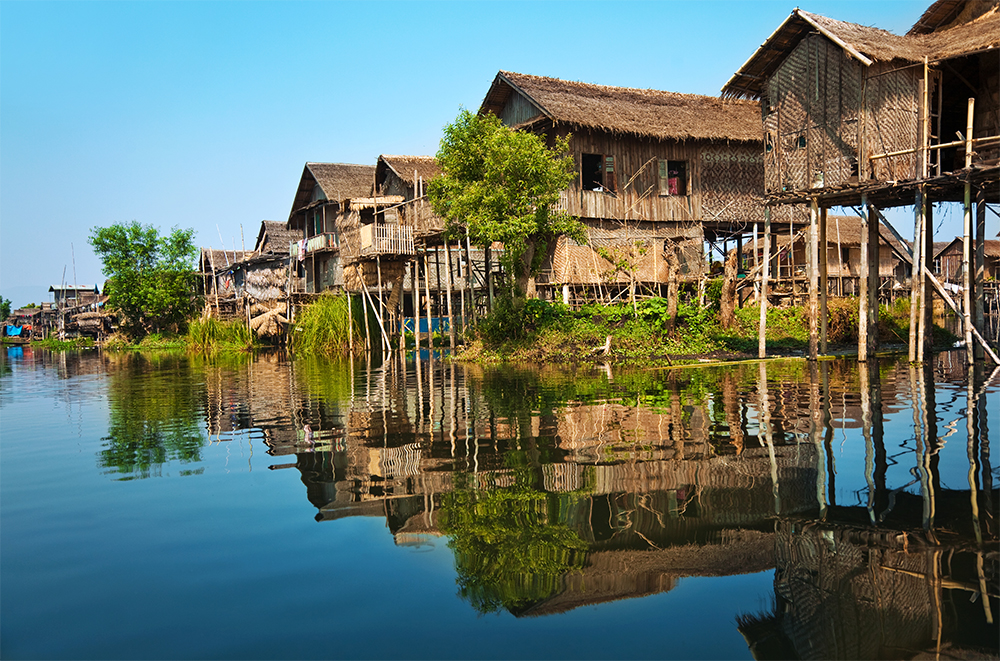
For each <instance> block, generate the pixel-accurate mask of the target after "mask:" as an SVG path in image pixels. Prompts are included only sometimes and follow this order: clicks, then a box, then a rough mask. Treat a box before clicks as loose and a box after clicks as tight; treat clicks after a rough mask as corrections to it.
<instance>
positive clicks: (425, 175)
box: [375, 154, 441, 188]
mask: <svg viewBox="0 0 1000 661" xmlns="http://www.w3.org/2000/svg"><path fill="white" fill-rule="evenodd" d="M386 170H391V171H392V172H394V173H395V174H396V176H397V177H399V178H400V179H402V180H403V183H405V184H406V185H407V186H410V187H411V188H412V187H413V185H414V184H415V183H416V182H415V181H414V180H413V173H414V172H416V173H417V177H418V178H420V179H423V180H424V183H425V184H426V183H427V182H428V181H430V180H431V179H433V178H434V177H436V176H437V175H439V174H440V173H441V166H439V165H438V162H437V159H436V158H434V157H433V156H389V155H386V154H383V155H381V156H379V157H378V163H377V164H376V165H375V178H376V181H378V183H379V184H381V183H382V182H383V181H384V180H385V175H386Z"/></svg>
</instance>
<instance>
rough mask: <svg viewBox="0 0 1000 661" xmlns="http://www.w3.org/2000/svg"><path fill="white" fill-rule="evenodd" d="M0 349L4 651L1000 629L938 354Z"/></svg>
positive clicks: (992, 537)
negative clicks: (619, 355)
mask: <svg viewBox="0 0 1000 661" xmlns="http://www.w3.org/2000/svg"><path fill="white" fill-rule="evenodd" d="M3 353H4V355H3V356H2V357H0V424H2V427H0V431H2V436H0V452H2V457H0V532H2V536H0V656H2V657H3V658H4V659H15V658H73V659H87V658H100V659H121V658H129V659H131V658H169V659H181V658H245V659H250V658H318V657H319V658H353V659H368V658H376V659H383V658H413V659H447V658H476V659H479V658H482V659H493V658H505V659H510V658H531V659H549V658H552V659H562V658H571V659H591V658H594V659H612V658H613V659H632V658H681V659H698V658H706V659H746V658H753V657H756V658H761V659H763V658H793V657H800V658H821V659H830V658H850V659H859V658H910V657H913V656H916V655H918V654H923V655H924V656H925V658H933V656H935V655H937V654H939V653H940V656H941V657H942V658H948V657H952V656H954V655H956V654H960V653H964V654H967V655H971V656H973V657H981V656H983V655H992V656H996V655H998V653H1000V651H998V639H1000V632H998V626H997V621H998V617H1000V606H998V593H1000V553H998V524H997V520H996V517H997V509H998V504H997V494H998V491H997V488H998V486H1000V470H998V468H997V466H998V465H1000V457H997V456H996V453H993V456H991V451H990V441H991V440H992V441H993V443H994V445H995V444H996V442H997V439H996V436H997V434H996V432H995V431H994V432H993V434H992V439H991V434H990V425H991V424H992V425H993V427H994V429H995V428H996V426H997V422H996V421H997V420H1000V373H996V374H990V370H991V369H992V368H987V370H986V371H985V372H983V371H982V370H980V371H978V372H974V373H971V372H967V371H966V368H965V366H964V365H963V364H962V361H961V358H962V356H961V355H960V354H958V353H955V354H941V355H939V356H937V357H936V359H935V362H934V364H933V365H932V366H930V367H929V368H928V369H926V370H915V369H912V368H911V367H910V366H909V365H908V364H906V363H905V361H900V360H897V359H896V358H886V359H883V360H882V361H881V362H880V363H879V364H878V365H875V366H872V368H871V369H866V368H862V369H860V370H859V369H858V366H857V364H856V363H854V362H850V361H845V360H837V361H823V362H820V363H819V364H816V365H812V366H810V365H809V364H808V363H805V362H802V361H778V362H773V361H772V362H766V363H746V364H740V365H736V366H727V367H712V368H709V367H703V368H682V369H673V370H645V371H624V370H618V369H614V370H612V369H607V368H603V369H602V368H587V369H578V370H575V371H566V370H556V369H544V370H530V369H521V370H518V369H512V368H498V369H483V368H480V367H465V366H453V365H449V364H447V363H443V362H442V361H440V360H432V361H429V360H428V359H427V356H426V355H425V356H424V358H423V360H421V361H420V362H414V361H413V360H412V357H411V360H410V361H409V362H407V363H405V364H401V363H399V362H396V363H392V364H388V365H381V366H370V367H369V366H366V365H363V364H359V363H355V364H353V365H351V364H347V363H337V362H326V361H318V360H305V359H299V360H294V361H290V360H287V359H285V358H284V357H279V356H271V355H266V356H260V357H257V358H255V359H250V358H228V359H226V358H219V359H214V360H208V359H203V358H194V357H187V356H175V355H108V354H101V353H98V352H96V351H90V352H81V353H61V354H52V353H48V352H45V351H41V350H32V349H21V348H10V349H4V350H3ZM970 402H972V403H973V404H972V406H970ZM928 654H929V655H930V656H927V655H928Z"/></svg>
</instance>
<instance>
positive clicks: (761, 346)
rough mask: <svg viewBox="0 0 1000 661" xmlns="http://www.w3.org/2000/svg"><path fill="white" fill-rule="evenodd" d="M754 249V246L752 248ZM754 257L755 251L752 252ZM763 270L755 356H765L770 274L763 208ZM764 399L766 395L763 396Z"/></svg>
mask: <svg viewBox="0 0 1000 661" xmlns="http://www.w3.org/2000/svg"><path fill="white" fill-rule="evenodd" d="M754 247H755V248H756V245H755V246H754ZM754 254H755V255H756V254H757V253H756V250H754ZM763 257H764V268H763V270H762V271H761V276H760V326H759V328H758V331H757V356H758V357H760V358H765V357H766V356H767V340H766V338H767V285H768V282H767V281H768V278H769V277H770V274H771V207H764V254H763ZM765 397H766V395H765Z"/></svg>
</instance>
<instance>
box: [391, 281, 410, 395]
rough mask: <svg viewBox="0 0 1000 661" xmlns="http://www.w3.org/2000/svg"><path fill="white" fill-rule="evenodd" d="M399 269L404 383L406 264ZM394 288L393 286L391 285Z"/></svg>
mask: <svg viewBox="0 0 1000 661" xmlns="http://www.w3.org/2000/svg"><path fill="white" fill-rule="evenodd" d="M400 267H401V268H402V270H403V274H402V275H400V276H399V310H398V312H399V357H400V360H401V361H402V365H403V383H404V384H405V383H406V314H405V309H406V300H405V299H406V287H405V286H404V285H403V283H404V282H406V267H407V263H406V262H403V263H402V264H401V265H400ZM393 286H395V285H393ZM404 387H405V385H404Z"/></svg>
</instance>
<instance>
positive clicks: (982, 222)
mask: <svg viewBox="0 0 1000 661" xmlns="http://www.w3.org/2000/svg"><path fill="white" fill-rule="evenodd" d="M975 246H976V250H975V252H974V253H973V260H974V261H973V265H972V269H973V272H974V274H975V276H974V287H975V291H974V294H973V297H972V300H973V309H972V328H973V330H975V331H977V332H979V333H980V334H982V332H983V321H984V319H983V312H984V308H985V307H986V301H985V300H984V298H983V296H984V292H983V276H984V274H985V257H986V198H985V194H984V191H982V190H977V191H976V242H975ZM997 326H998V328H1000V324H997ZM975 356H976V360H982V359H983V349H982V347H980V346H976V349H975Z"/></svg>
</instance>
